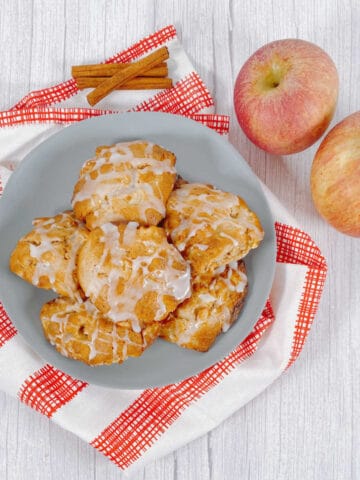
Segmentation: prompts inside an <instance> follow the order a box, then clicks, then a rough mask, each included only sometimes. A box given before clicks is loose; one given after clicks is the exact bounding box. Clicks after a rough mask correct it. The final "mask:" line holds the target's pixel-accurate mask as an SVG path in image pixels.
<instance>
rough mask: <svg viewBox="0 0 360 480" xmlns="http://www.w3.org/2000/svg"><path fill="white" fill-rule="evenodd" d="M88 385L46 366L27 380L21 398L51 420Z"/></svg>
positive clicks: (22, 388)
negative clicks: (57, 411)
mask: <svg viewBox="0 0 360 480" xmlns="http://www.w3.org/2000/svg"><path fill="white" fill-rule="evenodd" d="M86 385H87V384H86V383H85V382H81V381H79V380H75V379H73V378H72V377H70V376H69V375H66V373H63V372H60V370H57V369H56V368H54V367H52V366H51V365H45V366H44V367H43V368H41V369H40V370H38V371H37V372H35V373H34V374H33V375H31V377H29V378H28V379H26V380H25V382H24V383H23V385H22V386H21V388H20V391H19V398H20V400H21V401H22V402H24V403H26V404H27V405H28V406H29V407H31V408H33V409H34V410H37V411H38V412H40V413H42V414H43V415H46V416H47V417H49V418H50V417H52V415H53V414H54V413H55V412H56V410H58V409H59V408H60V407H62V406H64V405H66V404H67V403H68V402H70V400H71V399H72V398H74V397H75V395H77V394H78V393H79V392H81V390H82V389H83V388H85V387H86Z"/></svg>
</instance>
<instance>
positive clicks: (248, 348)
mask: <svg viewBox="0 0 360 480" xmlns="http://www.w3.org/2000/svg"><path fill="white" fill-rule="evenodd" d="M273 321H274V314H273V311H272V308H271V305H270V303H269V302H267V304H266V307H265V309H264V311H263V313H262V315H261V317H260V319H259V320H258V322H257V323H256V325H255V327H254V330H253V331H252V332H251V333H250V335H249V336H248V337H247V338H246V339H245V340H244V341H243V342H242V343H241V344H240V345H239V346H238V347H237V348H236V349H235V350H234V351H233V352H232V353H231V354H230V355H228V356H227V357H226V358H225V359H224V360H222V361H221V362H218V363H217V364H215V365H214V366H212V367H210V368H208V369H207V370H205V371H203V372H201V373H199V375H196V376H194V377H191V378H188V379H186V380H184V381H182V382H180V383H176V384H173V385H168V386H166V387H162V388H153V389H149V390H145V391H144V392H143V393H142V394H141V395H140V396H139V397H138V398H137V400H136V401H135V402H134V403H133V404H132V405H130V406H129V407H128V408H127V409H126V410H124V411H123V412H122V414H121V415H120V416H119V417H118V418H117V419H116V420H114V422H112V423H111V424H110V425H109V426H108V427H107V428H106V429H105V430H104V431H103V432H102V433H101V434H100V435H99V436H98V437H96V438H95V439H94V440H93V441H92V442H91V445H92V446H93V447H95V448H96V449H97V450H99V451H100V452H102V453H103V454H104V455H106V456H107V457H108V458H110V460H112V461H113V462H114V463H115V464H116V465H117V466H119V467H120V468H127V467H129V466H130V465H131V464H132V463H133V462H135V461H136V460H137V459H138V458H139V457H140V456H141V454H142V453H144V451H146V450H147V449H148V448H149V447H150V446H151V445H152V444H153V443H154V442H155V441H156V439H157V438H158V437H159V436H160V435H161V434H162V433H163V432H164V431H165V430H166V429H167V428H169V426H170V425H171V424H172V423H173V422H174V421H175V420H176V419H177V418H178V417H179V416H180V415H181V412H182V411H183V410H184V409H185V408H186V407H188V406H189V405H190V404H192V403H193V402H195V401H196V400H197V399H198V398H199V397H201V396H202V395H204V394H205V393H206V392H207V391H208V390H210V389H211V388H213V387H214V386H215V385H217V384H218V383H219V382H220V381H221V379H222V378H223V377H224V376H225V375H226V374H228V373H229V372H230V371H231V370H232V369H233V368H234V367H236V365H238V364H239V363H240V362H242V361H244V360H245V359H246V358H248V357H249V356H250V355H252V354H253V353H254V352H255V351H256V349H257V346H258V344H259V341H260V339H261V337H262V335H263V334H264V332H265V331H266V330H267V329H268V328H269V326H270V325H271V324H272V322H273Z"/></svg>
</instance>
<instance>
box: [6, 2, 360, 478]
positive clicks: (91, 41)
mask: <svg viewBox="0 0 360 480" xmlns="http://www.w3.org/2000/svg"><path fill="white" fill-rule="evenodd" d="M169 23H175V25H176V27H177V28H178V31H179V34H180V36H181V38H182V42H183V44H184V47H185V49H186V51H187V52H188V53H189V55H190V57H191V59H192V60H193V62H194V65H195V66H196V68H197V69H198V71H199V72H200V74H201V75H202V77H203V78H204V80H205V81H206V83H207V85H208V86H209V88H210V90H211V91H212V93H213V94H214V96H215V98H216V105H217V111H218V112H219V113H226V114H230V115H231V116H232V129H231V137H230V139H231V141H232V142H233V143H234V144H235V146H236V147H237V148H238V149H239V151H240V152H241V153H242V155H243V156H244V157H245V158H246V159H247V160H248V162H249V163H250V165H251V166H252V168H253V169H254V171H255V172H256V173H257V174H258V176H259V177H260V178H261V179H262V180H263V181H264V182H265V183H266V184H267V185H268V186H269V187H270V188H271V189H272V190H273V192H274V193H275V194H276V195H278V197H279V198H280V199H281V201H282V202H283V203H284V205H285V206H286V207H287V208H288V209H289V210H290V211H291V212H292V213H293V215H294V216H295V217H296V218H297V220H298V221H299V223H300V224H301V225H302V226H303V227H304V229H306V230H307V231H308V232H309V233H310V234H311V235H312V237H313V238H314V240H315V241H316V242H317V243H318V245H319V246H320V247H321V249H322V250H323V252H324V254H325V255H326V257H327V259H328V262H329V275H328V280H327V283H326V288H325V292H324V296H323V298H322V301H321V305H320V310H319V313H318V315H317V318H316V321H315V324H314V326H313V328H312V331H311V333H310V336H309V340H308V342H307V344H306V346H305V348H304V351H303V353H302V355H301V357H300V358H299V360H298V361H297V363H296V364H295V365H294V366H293V367H292V368H291V369H290V370H289V371H288V373H287V374H286V375H284V376H283V377H282V378H280V379H279V380H278V381H277V382H275V383H274V384H273V385H272V386H271V387H270V388H269V389H268V390H267V391H265V392H264V393H262V394H261V395H259V397H258V398H256V399H255V400H254V401H252V402H251V403H249V404H248V405H247V406H246V407H245V408H243V409H242V410H240V411H239V412H238V413H236V414H235V415H233V416H232V417H231V418H229V419H228V420H227V421H226V422H224V423H223V424H222V425H221V426H219V427H218V428H217V429H215V430H214V431H212V432H211V433H209V434H208V435H206V436H204V437H202V438H200V439H198V440H196V441H194V442H192V443H191V444H189V445H187V446H185V447H184V448H182V449H181V450H178V451H176V452H174V453H173V454H171V455H169V456H167V457H166V458H163V459H159V460H158V461H156V462H155V463H152V464H150V465H148V466H147V467H146V468H145V469H144V470H143V471H139V472H138V473H137V474H135V475H133V477H132V478H136V479H140V480H141V479H144V480H155V479H156V480H172V479H174V480H175V479H184V480H192V479H194V480H198V479H201V480H209V479H211V480H222V479H228V480H235V479H236V480H243V479H250V480H275V479H276V480H288V479H291V480H312V479H314V480H315V479H316V480H325V479H326V480H335V479H339V480H349V479H351V480H357V479H360V387H359V385H360V375H359V374H360V353H359V352H360V333H359V332H360V328H359V327H360V279H359V277H360V274H359V270H360V240H356V239H351V238H349V237H345V236H343V235H341V234H339V233H337V232H335V231H334V230H332V229H331V228H330V227H328V226H327V225H326V224H325V223H324V222H323V221H322V220H321V219H320V218H319V217H318V215H317V214H316V212H315V210H314V208H313V206H312V203H311V199H310V194H309V171H310V167H311V160H312V158H313V155H314V152H315V149H316V145H315V146H314V147H312V148H310V149H309V150H307V151H305V152H303V153H300V154H298V155H294V156H291V157H287V158H282V157H270V156H267V155H265V154H264V153H263V152H261V151H260V150H258V149H256V148H255V147H254V146H253V145H251V144H250V142H249V141H248V140H247V139H246V138H245V137H244V135H243V134H242V132H241V131H240V129H239V127H238V126H237V124H236V120H235V118H234V115H233V108H232V90H233V84H234V79H235V77H236V74H237V72H238V70H239V68H240V67H241V65H242V64H243V62H244V61H245V60H246V58H247V57H248V56H249V55H250V54H251V53H252V52H253V51H254V50H256V49H257V48H258V47H260V46H261V45H263V44H265V43H267V42H269V41H271V40H274V39H279V38H286V37H298V38H303V39H306V40H310V41H313V42H316V43H317V44H318V45H320V46H321V47H323V48H324V49H325V50H326V51H327V52H328V53H329V54H330V55H331V57H332V58H333V60H334V61H335V63H336V65H337V67H338V70H339V76H340V96H339V104H338V108H337V111H336V117H335V121H336V120H339V119H341V118H343V117H344V116H346V115H348V114H349V113H351V112H354V111H356V110H359V109H360V30H359V25H360V1H359V0H347V1H343V0H316V1H314V0H308V1H299V0H298V1H296V0H293V1H287V0H237V1H235V0H234V1H231V0H224V1H220V0H219V1H216V0H213V1H210V0H208V1H201V0H192V1H191V0H189V1H180V0H178V1H176V0H168V1H167V0H148V1H146V0H141V1H135V0H123V1H115V0H113V1H100V0H99V1H95V0H93V1H86V0H68V1H62V0H59V1H55V0H53V1H45V0H42V1H41V0H33V1H31V0H23V1H15V0H14V1H13V0H0V59H1V70H0V109H6V108H8V107H10V106H11V105H12V104H14V103H15V102H16V101H17V100H18V99H19V98H20V97H22V96H23V95H24V94H26V93H27V92H28V91H30V90H32V89H36V88H41V87H45V86H48V85H51V84H53V83H56V82H59V81H61V80H65V79H67V78H68V77H69V74H70V67H71V65H73V64H81V63H91V62H95V61H100V60H102V59H103V58H104V57H107V56H110V55H112V54H113V53H115V52H117V51H119V50H121V49H123V48H125V47H127V46H128V45H130V44H131V43H132V42H134V41H136V40H138V39H140V38H141V37H142V36H144V35H147V34H149V33H151V32H152V31H154V30H155V29H157V28H160V27H162V26H164V25H166V24H169ZM333 123H334V122H333ZM90 478H91V479H101V480H102V479H105V480H109V479H122V478H125V476H124V475H123V474H122V473H121V472H120V471H119V470H118V469H117V468H116V467H115V466H114V465H112V464H111V463H110V462H109V461H108V460H106V459H105V458H103V457H102V456H101V455H100V454H98V453H96V452H95V450H94V449H93V448H92V447H90V446H88V445H87V444H85V443H83V442H82V441H81V440H79V439H78V438H76V437H75V436H74V435H72V434H70V433H68V432H66V431H64V430H62V429H60V428H59V427H58V426H56V425H54V424H53V423H52V422H51V421H49V420H47V419H45V418H44V417H42V416H41V415H40V414H37V413H35V412H33V411H31V410H30V409H29V408H27V407H26V406H24V405H22V404H20V403H19V402H18V401H17V400H16V399H14V398H10V397H8V396H6V395H5V394H3V393H1V392H0V479H5V480H23V479H26V480H37V479H51V480H85V479H86V480H88V479H90Z"/></svg>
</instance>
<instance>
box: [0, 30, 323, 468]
mask: <svg viewBox="0 0 360 480" xmlns="http://www.w3.org/2000/svg"><path fill="white" fill-rule="evenodd" d="M175 35H176V31H175V29H174V27H173V26H168V27H165V28H164V29H162V30H160V31H159V32H156V33H155V34H153V35H150V36H149V37H147V38H146V39H144V40H142V41H140V42H138V43H136V44H135V45H133V46H132V47H131V48H129V49H127V50H125V51H124V52H122V53H120V54H117V55H115V56H114V57H112V58H110V59H108V60H107V62H129V61H131V60H133V59H135V58H137V57H139V56H141V55H144V54H145V53H147V52H148V51H150V50H152V49H154V48H156V47H158V46H160V45H162V44H163V43H164V42H166V41H168V40H170V39H172V38H174V37H175ZM77 92H78V90H77V87H76V84H75V82H74V80H72V79H71V80H69V81H67V82H64V83H62V84H60V85H56V86H54V87H51V88H47V89H43V90H38V91H36V92H31V93H30V94H29V95H27V96H26V97H24V98H23V99H22V100H21V101H20V102H19V103H17V104H16V105H15V106H14V107H13V109H12V110H10V111H8V112H0V127H7V126H14V125H24V124H29V123H60V124H67V123H73V122H77V121H81V120H84V119H86V118H90V117H93V116H97V115H102V114H109V113H112V112H111V111H102V110H97V109H91V108H68V109H57V108H47V107H49V105H52V104H54V103H58V102H61V101H63V100H66V99H67V98H69V97H70V96H72V95H74V94H75V93H77ZM213 105H214V103H213V100H212V98H211V95H210V93H209V91H208V90H207V88H206V86H205V85H204V83H203V82H202V80H201V79H200V77H199V76H198V75H197V74H196V73H195V72H193V73H191V74H190V75H188V76H187V77H185V78H184V79H182V80H181V81H179V82H178V83H177V84H176V85H175V86H174V87H173V88H172V89H170V90H168V91H164V92H160V93H159V94H158V95H156V96H154V97H153V98H151V99H150V100H147V101H145V102H143V103H142V104H141V105H139V106H138V107H136V108H134V110H135V111H139V110H152V111H165V112H169V113H174V114H180V115H185V116H188V117H190V118H192V119H194V120H196V121H199V122H201V123H203V124H204V125H207V126H208V127H210V128H213V129H214V130H216V131H217V132H219V133H221V134H227V133H228V129H229V117H227V116H224V115H201V114H199V113H198V112H199V111H200V110H202V109H204V108H207V107H212V106H213ZM0 193H1V179H0ZM276 235H277V262H279V263H293V264H300V265H304V266H306V268H307V273H306V279H305V285H304V290H303V292H302V299H301V302H300V305H299V309H298V313H297V319H296V323H295V331H294V340H293V346H292V351H291V356H290V359H289V363H288V365H287V366H288V367H289V366H290V365H291V364H292V363H293V362H294V361H295V359H296V358H297V357H298V355H299V353H300V351H301V349H302V347H303V344H304V342H305V340H306V337H307V334H308V331H309V329H310V326H311V323H312V321H313V318H314V315H315V312H316V309H317V306H318V303H319V299H320V295H321V292H322V288H323V285H324V281H325V276H326V262H325V259H324V258H323V257H322V255H321V252H320V250H319V249H318V248H317V247H316V245H315V244H314V242H313V241H312V240H311V238H310V237H309V236H308V235H307V234H306V233H304V232H302V231H301V230H299V229H296V228H293V227H291V226H289V225H284V224H281V223H276ZM274 320H275V319H274V314H273V311H272V308H271V305H270V303H269V302H267V304H266V307H265V309H264V311H263V313H262V316H261V318H260V319H259V320H258V322H257V323H256V325H255V327H254V329H253V331H252V332H251V333H250V334H249V335H248V337H247V338H246V339H245V340H244V341H243V342H242V343H241V344H240V345H239V346H238V347H237V348H236V349H235V350H234V351H233V352H232V353H231V354H230V355H228V356H227V357H226V358H225V359H224V360H222V361H220V362H218V363H217V364H215V365H213V366H212V367H210V368H208V369H207V370H205V371H204V372H201V373H200V374H198V375H196V376H193V377H191V378H188V379H186V380H184V381H182V382H180V383H178V384H174V385H168V386H166V387H162V388H155V389H148V390H145V391H144V392H143V393H142V394H141V395H139V397H138V398H137V399H136V400H135V401H134V402H133V403H132V404H131V405H130V406H129V407H128V408H126V409H125V410H124V411H123V412H121V413H120V412H119V416H118V417H117V418H116V419H115V420H114V421H113V422H111V423H110V424H109V425H108V426H107V427H106V428H105V429H104V430H103V431H102V432H101V433H100V434H99V435H98V436H97V437H96V438H94V439H93V440H92V442H91V444H92V445H93V446H94V447H95V448H97V449H98V450H99V451H100V452H102V453H103V454H104V455H106V456H107V457H108V458H110V459H111V460H112V461H113V462H114V463H115V464H116V465H118V466H119V467H121V468H126V467H128V466H130V465H131V464H132V463H134V462H135V461H136V460H137V459H138V458H139V457H140V456H141V455H142V454H143V453H144V452H145V451H146V450H147V449H149V447H150V446H151V445H153V443H154V442H155V441H156V439H157V438H159V436H161V434H162V433H163V432H164V431H166V430H167V429H168V428H169V426H170V425H171V424H172V423H173V422H174V421H176V419H178V418H179V417H180V416H181V414H182V412H183V411H184V410H185V409H186V408H188V407H189V406H190V405H192V404H193V403H194V402H196V401H197V400H198V399H199V398H200V397H201V396H202V395H204V394H206V392H208V391H209V390H210V389H212V388H213V387H214V386H216V385H218V384H219V383H220V382H221V380H222V379H223V378H224V377H225V376H226V375H227V374H228V373H230V372H231V371H232V370H233V369H234V368H236V366H237V365H239V364H240V363H241V362H243V361H244V360H245V359H247V358H249V357H250V356H251V355H253V354H254V352H255V351H256V350H257V348H258V345H259V342H260V340H261V338H262V336H263V335H264V333H265V332H266V331H267V330H268V329H269V327H270V326H271V325H272V323H273V322H274ZM16 333H17V331H16V329H15V327H14V326H13V325H12V324H11V321H10V319H9V318H8V316H7V315H6V312H5V310H4V309H3V307H2V306H1V304H0V347H1V346H2V345H3V344H4V343H5V342H6V341H9V340H10V339H11V338H12V337H13V336H14V335H16ZM86 386H87V384H86V383H85V382H81V381H78V380H75V379H73V378H71V377H70V376H69V375H66V374H64V373H62V372H61V371H59V370H57V369H55V368H54V367H52V366H50V365H45V366H44V367H43V368H41V369H40V370H38V371H36V372H34V373H33V374H32V375H31V376H30V377H29V378H27V379H26V380H25V381H24V383H23V385H22V386H21V388H20V391H19V393H18V395H19V397H20V399H21V401H22V402H24V403H26V404H27V405H29V406H30V407H32V408H34V409H35V410H37V411H39V412H40V413H42V414H44V415H46V416H48V417H51V416H52V415H53V414H54V413H55V412H56V411H57V410H58V409H59V408H61V407H62V406H63V405H65V404H67V403H68V402H70V401H71V400H72V399H73V398H74V397H75V396H76V395H77V394H78V393H79V392H80V391H81V390H83V389H84V388H86Z"/></svg>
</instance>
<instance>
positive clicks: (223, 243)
mask: <svg viewBox="0 0 360 480" xmlns="http://www.w3.org/2000/svg"><path fill="white" fill-rule="evenodd" d="M166 210H167V215H166V220H165V229H166V231H167V233H168V235H169V237H170V238H171V240H172V242H173V243H174V245H175V246H176V247H177V248H178V250H179V251H180V252H181V253H182V255H183V257H184V258H185V259H187V260H189V262H190V264H191V266H192V269H193V272H194V274H196V275H211V274H212V273H213V272H214V271H215V270H216V269H217V268H219V267H220V266H222V265H226V264H228V263H230V262H233V261H237V260H240V259H241V258H243V257H244V256H245V255H246V254H247V253H248V252H249V250H251V249H253V248H256V247H257V246H258V245H259V243H260V242H261V240H262V239H263V236H264V232H263V229H262V227H261V224H260V221H259V219H258V218H257V216H256V215H255V213H254V212H252V211H251V210H250V209H249V208H248V206H247V205H246V203H245V202H244V200H243V199H242V198H241V197H239V196H237V195H234V194H233V193H227V192H223V191H221V190H217V189H216V188H214V187H213V186H211V185H204V184H200V183H187V182H184V181H180V182H179V183H178V184H177V188H176V189H175V190H174V191H173V192H172V194H171V195H170V198H169V200H168V203H167V206H166Z"/></svg>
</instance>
